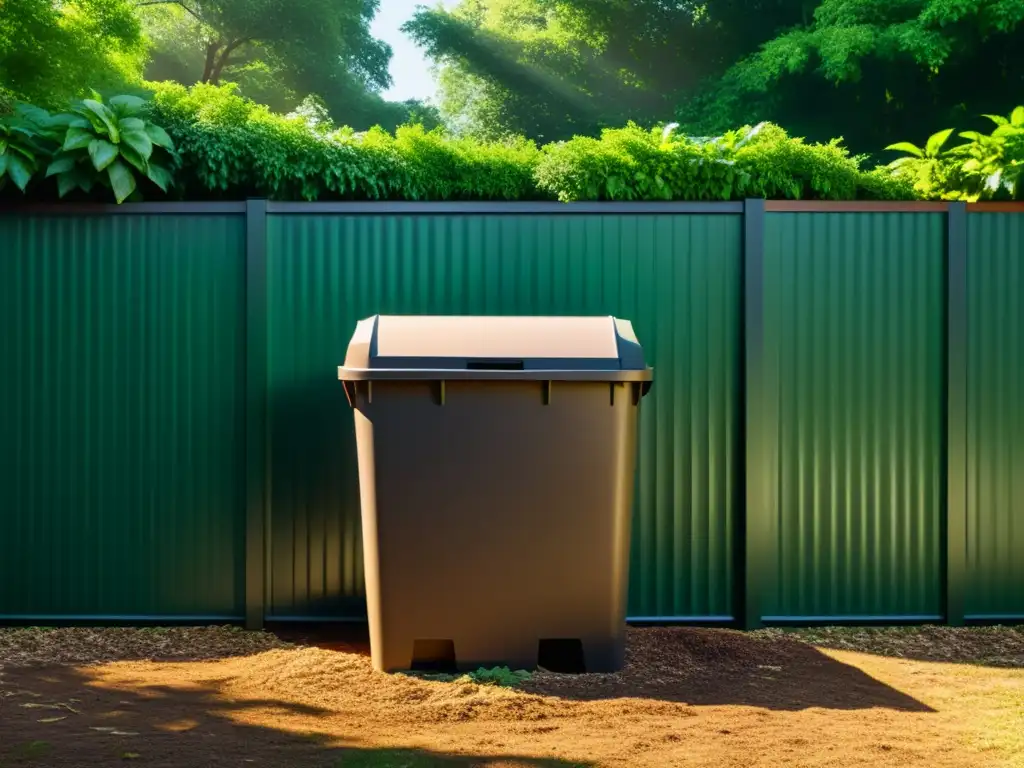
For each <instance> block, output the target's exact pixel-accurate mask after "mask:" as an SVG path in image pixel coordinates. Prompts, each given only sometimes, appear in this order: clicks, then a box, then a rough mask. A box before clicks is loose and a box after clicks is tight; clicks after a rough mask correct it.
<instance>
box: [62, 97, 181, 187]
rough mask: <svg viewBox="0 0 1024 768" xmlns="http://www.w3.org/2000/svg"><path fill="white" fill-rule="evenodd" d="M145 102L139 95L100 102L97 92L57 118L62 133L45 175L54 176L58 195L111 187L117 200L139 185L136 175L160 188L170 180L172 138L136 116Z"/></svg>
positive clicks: (172, 158)
mask: <svg viewBox="0 0 1024 768" xmlns="http://www.w3.org/2000/svg"><path fill="white" fill-rule="evenodd" d="M145 106H146V102H145V101H144V100H143V99H141V98H139V97H137V96H115V97H114V98H112V99H110V100H109V101H108V102H107V103H103V101H102V100H101V98H100V97H99V95H98V94H93V98H91V99H84V100H83V101H81V102H79V103H77V104H76V105H75V106H74V108H73V109H72V114H70V115H65V116H61V120H62V125H63V126H64V128H65V130H64V134H63V137H62V141H61V142H60V148H59V150H58V151H57V153H56V154H55V155H54V157H53V159H52V161H51V162H50V164H49V167H48V168H47V169H46V176H47V177H50V176H56V177H57V188H58V192H59V194H60V196H61V197H64V196H65V195H67V194H68V193H69V192H71V191H72V190H75V189H81V190H83V191H84V192H89V191H91V190H92V188H93V186H94V185H95V184H97V183H99V184H102V185H103V186H106V187H109V188H110V189H111V191H113V193H114V197H115V199H116V200H117V202H118V203H122V202H124V201H125V200H127V199H128V198H129V197H131V196H132V195H133V194H134V193H135V192H136V189H137V187H138V182H137V179H136V176H137V175H141V176H142V177H145V178H147V179H149V180H150V181H151V182H153V184H155V185H156V186H157V187H159V188H160V189H161V190H163V191H164V192H167V191H168V188H169V187H170V186H171V185H172V184H173V179H172V176H171V168H172V167H173V164H174V162H175V155H174V152H175V149H174V142H173V141H172V140H171V137H170V136H169V135H168V134H167V132H166V131H165V130H164V129H163V128H161V127H160V126H158V125H156V124H154V123H152V122H149V121H147V120H145V119H144V118H142V117H141V116H140V115H141V114H142V112H143V109H144V107H145Z"/></svg>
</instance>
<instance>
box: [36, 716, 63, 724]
mask: <svg viewBox="0 0 1024 768" xmlns="http://www.w3.org/2000/svg"><path fill="white" fill-rule="evenodd" d="M67 719H68V716H67V715H64V716H62V717H44V718H43V719H42V720H36V722H37V723H59V722H60V721H61V720H67Z"/></svg>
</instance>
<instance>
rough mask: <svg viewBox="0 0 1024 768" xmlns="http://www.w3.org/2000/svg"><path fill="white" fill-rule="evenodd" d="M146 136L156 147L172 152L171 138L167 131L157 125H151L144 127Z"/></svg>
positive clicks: (172, 143)
mask: <svg viewBox="0 0 1024 768" xmlns="http://www.w3.org/2000/svg"><path fill="white" fill-rule="evenodd" d="M146 135H148V136H149V138H150V140H151V141H152V142H153V143H154V144H156V145H157V146H158V147H163V148H164V149H169V150H170V151H171V152H173V151H174V142H173V141H171V137H170V136H168V135H167V131H165V130H164V129H163V128H161V127H160V126H159V125H153V124H152V123H150V124H148V125H147V126H146Z"/></svg>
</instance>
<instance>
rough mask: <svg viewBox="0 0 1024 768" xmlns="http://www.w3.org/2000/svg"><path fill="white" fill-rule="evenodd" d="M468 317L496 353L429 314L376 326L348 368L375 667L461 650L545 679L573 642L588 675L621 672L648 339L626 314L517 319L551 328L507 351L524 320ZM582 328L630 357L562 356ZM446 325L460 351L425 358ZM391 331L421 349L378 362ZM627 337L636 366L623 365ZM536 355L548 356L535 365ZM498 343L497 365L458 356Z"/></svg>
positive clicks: (473, 660)
mask: <svg viewBox="0 0 1024 768" xmlns="http://www.w3.org/2000/svg"><path fill="white" fill-rule="evenodd" d="M459 320H460V321H464V322H465V328H466V329H467V333H469V334H471V335H472V334H477V335H482V336H483V337H485V338H484V339H483V340H482V341H479V340H478V341H479V344H482V345H483V346H482V347H480V346H479V344H473V343H471V342H470V343H467V340H466V339H465V338H464V337H461V338H460V334H459V330H458V325H460V324H453V323H452V319H450V318H445V319H440V320H435V319H433V318H422V319H419V318H418V319H416V321H415V322H417V323H420V324H422V325H421V326H420V331H419V333H416V332H415V330H414V329H413V326H414V321H413V320H412V319H405V318H401V319H397V318H379V317H378V318H371V319H370V320H369V321H363V323H361V324H360V325H361V330H357V333H356V337H354V339H353V345H352V346H350V356H349V358H347V359H346V365H345V366H344V367H342V368H341V369H339V377H340V378H342V379H343V380H344V381H345V383H346V393H347V394H348V395H349V399H350V402H351V403H352V405H353V409H354V413H355V422H356V439H357V444H358V454H359V482H360V495H361V505H362V523H363V547H364V559H365V568H366V597H367V608H368V614H369V624H370V641H371V653H372V657H373V664H374V666H375V668H377V669H379V670H385V671H396V670H404V669H410V668H415V667H416V666H418V665H422V664H424V663H430V662H432V661H442V662H443V661H445V660H446V659H438V658H435V657H436V656H437V654H439V653H440V654H441V655H442V656H443V655H444V654H445V651H444V649H446V648H447V649H448V651H447V653H449V654H451V655H453V656H454V658H449V659H447V661H448V662H449V663H453V664H454V666H456V667H457V668H459V669H466V670H469V669H475V668H478V667H480V666H487V667H490V666H497V665H507V666H510V667H512V668H514V669H519V668H523V669H532V668H535V667H536V666H537V665H538V661H539V659H540V656H539V654H541V653H542V649H543V647H544V644H545V643H546V644H554V646H555V647H564V645H562V644H566V643H568V644H569V646H568V647H573V644H575V646H576V647H578V648H579V649H580V650H581V651H582V659H581V664H582V666H583V667H584V668H585V669H586V671H589V672H604V671H614V670H616V669H619V668H621V666H622V663H623V656H624V643H625V613H626V598H627V590H628V570H629V550H630V525H631V510H632V500H633V489H634V466H635V454H636V428H637V417H638V408H639V403H640V400H641V399H642V395H643V393H644V392H645V391H646V387H647V386H648V383H647V382H649V380H650V369H647V368H646V367H645V366H644V365H643V362H642V359H638V358H637V357H636V352H637V351H638V350H639V345H636V344H635V339H632V330H631V328H629V327H628V323H623V322H622V321H616V320H614V319H612V318H586V319H563V318H549V319H535V318H534V319H528V321H527V322H525V323H523V322H521V321H520V322H519V323H518V325H519V328H520V333H522V332H523V331H524V328H525V330H532V331H534V332H538V331H543V333H542V335H543V336H544V338H541V339H534V343H533V344H532V345H531V344H530V343H515V341H513V340H509V339H505V341H506V342H508V343H506V344H504V345H503V344H502V338H501V337H502V334H503V332H504V331H506V330H508V329H509V328H514V327H515V326H516V325H517V320H519V319H516V318H459ZM541 320H547V321H548V322H547V323H544V322H540V321H541ZM567 320H568V322H569V323H570V324H571V323H572V322H573V321H574V320H575V321H576V325H575V328H576V329H577V335H578V332H579V329H580V328H584V327H586V326H587V325H588V324H589V325H590V328H591V329H592V332H593V334H594V335H595V336H599V337H604V338H605V341H606V342H609V341H610V343H609V344H608V346H607V347H606V349H605V352H604V354H606V355H610V354H612V353H613V352H614V354H615V358H614V359H611V358H609V357H607V356H606V357H594V356H593V354H595V353H596V352H598V351H600V350H599V349H598V347H599V346H600V345H594V348H591V349H588V348H587V343H586V340H583V341H582V342H581V343H580V344H579V348H581V349H582V350H583V352H584V353H585V354H586V355H589V356H580V357H576V358H567V357H564V356H560V357H556V356H554V355H555V354H558V355H564V353H565V352H566V351H571V350H570V349H568V347H574V348H575V345H573V344H568V345H567V348H566V349H558V348H557V347H558V346H559V345H558V344H557V343H556V344H554V345H553V346H554V347H555V349H550V347H551V346H552V339H553V338H554V337H553V336H552V335H549V334H558V333H559V326H560V325H562V324H563V323H566V322H567ZM580 320H586V321H587V322H586V323H583V322H579V321H580ZM434 322H437V323H438V325H440V326H443V327H444V328H443V329H441V330H445V329H446V330H447V332H448V333H449V334H450V335H452V336H454V337H455V338H453V339H452V338H449V339H448V342H447V344H448V346H449V349H447V350H445V349H440V348H438V347H437V346H435V348H433V349H426V351H427V352H428V353H429V354H428V355H425V356H422V357H418V358H417V357H416V356H415V355H412V354H410V353H411V352H412V351H413V347H423V348H427V347H430V345H431V344H435V345H437V344H439V340H438V338H437V335H438V329H437V328H432V327H431V325H432V323H434ZM367 323H372V324H373V325H372V327H371V328H368V327H367V326H366V325H365V324H367ZM389 324H398V325H401V326H402V328H399V329H397V332H401V331H405V332H406V333H407V334H408V335H409V342H410V343H411V344H410V345H397V347H402V349H400V350H399V349H397V347H396V346H392V349H395V351H401V352H402V354H400V355H390V356H388V355H381V354H380V350H381V349H387V347H388V346H389V345H387V344H381V343H379V342H380V341H381V340H382V338H383V337H384V335H385V334H386V333H387V332H388V330H389ZM488 324H491V328H490V331H488V329H487V328H486V327H483V326H487V325H488ZM397 332H396V335H397ZM620 333H625V334H626V336H627V338H626V339H623V338H622V337H621V336H620ZM368 334H369V338H370V341H369V342H368V343H366V340H367V338H368ZM420 334H422V335H425V336H427V337H429V339H432V341H431V340H426V341H424V340H422V339H417V338H413V337H416V336H419V335H420ZM374 335H376V336H377V339H376V340H374V339H373V336H374ZM527 335H528V336H529V334H527ZM569 335H570V336H571V335H572V334H569ZM357 337H361V338H362V339H363V341H364V345H363V347H364V349H363V350H362V351H360V349H359V347H360V344H359V343H358V342H357ZM495 337H497V338H495ZM526 341H527V342H529V339H527V340H526ZM623 344H628V345H631V346H630V348H629V349H628V350H627V354H626V355H625V357H627V358H630V360H631V363H632V365H633V368H631V369H623V368H621V362H622V359H623V357H624V356H623V355H622V354H621V347H622V346H623ZM405 346H409V348H408V349H406V348H404V347H405ZM442 346H443V345H442ZM538 347H540V350H539V351H540V352H544V353H545V354H546V356H535V357H533V358H527V357H526V355H525V353H529V352H531V351H532V352H534V354H535V355H536V354H537V352H538V349H537V348H538ZM545 347H548V349H545ZM634 347H635V348H634ZM487 349H491V350H493V351H496V352H498V353H499V354H497V355H489V356H487V357H486V358H483V359H481V358H478V357H474V355H466V354H463V355H458V354H455V353H457V352H460V351H468V352H470V353H476V352H483V351H487ZM353 350H355V352H354V354H353ZM375 350H376V352H375ZM438 352H450V353H451V354H448V355H446V356H442V357H437V356H436V355H437V353H438ZM517 352H518V353H520V354H519V356H518V357H517V356H514V353H517ZM509 353H513V355H510V354H509ZM364 362H369V363H370V365H363V364H362V363H364ZM612 365H616V366H619V367H617V368H612V367H611V366H612ZM549 647H551V646H550V645H549ZM438 649H441V650H440V651H439V650H438Z"/></svg>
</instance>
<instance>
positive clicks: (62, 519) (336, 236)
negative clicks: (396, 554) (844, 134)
mask: <svg viewBox="0 0 1024 768" xmlns="http://www.w3.org/2000/svg"><path fill="white" fill-rule="evenodd" d="M12 213H13V215H0V359H2V360H3V361H4V366H3V369H4V370H3V375H2V376H0V489H2V490H0V620H3V619H6V620H22V621H62V620H73V619H78V620H114V621H138V620H167V619H180V620H207V619H209V620H222V619H242V618H246V619H247V620H248V622H249V623H250V624H258V623H259V622H261V621H262V620H263V619H264V618H267V619H302V618H305V619H318V620H319V619H323V620H329V619H353V618H356V619H357V618H359V617H360V616H362V615H363V611H364V608H363V602H362V553H361V544H360V540H359V507H358V487H357V483H356V472H355V469H356V468H355V448H354V438H353V429H352V419H351V413H350V411H349V409H348V406H347V404H346V402H345V397H344V393H343V392H342V390H341V387H340V386H339V385H338V383H337V381H336V379H335V370H336V366H337V365H338V364H339V363H340V362H341V360H342V359H343V357H344V354H345V348H346V345H347V343H348V339H349V336H350V334H351V331H352V329H353V327H354V325H355V322H356V320H357V319H359V318H362V317H365V316H367V315H371V314H374V313H376V312H382V313H402V314H426V313H439V314H464V313H472V314H614V315H618V316H621V317H626V318H630V319H632V320H633V321H634V323H635V326H636V328H637V332H638V335H639V337H640V340H641V342H642V343H643V344H644V345H645V348H646V349H647V352H648V355H649V358H650V360H651V362H652V364H653V365H654V366H655V368H656V383H655V386H654V389H653V391H652V395H651V397H650V398H648V399H647V400H645V402H644V406H643V408H642V416H641V422H642V425H641V430H642V434H641V439H640V461H639V465H638V475H637V501H636V512H635V526H634V539H633V567H632V575H631V585H630V614H631V616H632V617H633V618H634V619H638V620H659V619H660V620H677V621H698V622H716V623H717V622H722V623H725V622H729V623H735V624H737V625H742V626H756V625H759V624H761V623H763V622H773V623H775V622H784V621H821V622H825V621H839V620H847V621H849V620H858V621H861V620H862V621H869V620H879V621H894V620H900V621H908V620H909V621H913V620H921V621H925V620H947V621H950V622H952V623H959V622H962V621H964V620H971V619H1013V618H1024V558H1022V557H1020V556H1019V553H1021V552H1024V403H1022V401H1021V397H1020V394H1019V393H1020V392H1021V391H1022V389H1024V274H1022V269H1021V261H1022V259H1024V210H1014V209H1012V208H1011V209H1008V210H996V209H993V208H991V207H989V208H987V209H986V208H984V207H976V208H972V209H971V210H968V209H967V208H966V207H965V206H963V205H959V204H954V205H951V206H948V207H947V206H946V205H944V204H943V205H931V204H910V205H901V206H884V205H870V204H844V205H823V204H784V203H768V204H765V203H764V202H762V201H749V202H748V203H746V204H730V203H725V204H661V205H592V206H587V205H576V206H562V205H547V204H541V205H532V204H530V205H504V204H502V205H490V204H483V205H468V204H467V205H446V204H374V205H365V204H309V205H307V204H275V203H270V204H268V203H266V202H263V201H250V202H249V203H247V204H178V205H146V204H143V205H135V206H130V205H129V206H123V207H121V208H116V209H112V208H93V209H82V208H76V207H73V206H66V207H64V206H62V207H56V208H30V209H24V210H19V211H17V212H12ZM1019 478H1021V479H1019ZM1015 555H1018V556H1015Z"/></svg>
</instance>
